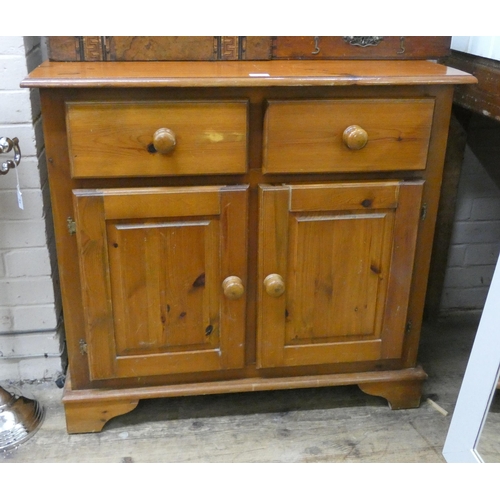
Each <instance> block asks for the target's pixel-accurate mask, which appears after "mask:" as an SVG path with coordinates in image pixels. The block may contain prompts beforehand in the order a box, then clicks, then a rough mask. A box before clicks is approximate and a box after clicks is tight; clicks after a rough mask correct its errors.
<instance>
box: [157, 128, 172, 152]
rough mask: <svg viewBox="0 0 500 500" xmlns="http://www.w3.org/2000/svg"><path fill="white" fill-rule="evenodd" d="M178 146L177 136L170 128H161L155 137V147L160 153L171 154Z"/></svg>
mask: <svg viewBox="0 0 500 500" xmlns="http://www.w3.org/2000/svg"><path fill="white" fill-rule="evenodd" d="M176 144H177V141H176V138H175V134H174V132H173V131H172V130H170V129H169V128H159V129H158V130H157V131H156V132H155V133H154V135H153V146H154V149H155V151H158V153H161V154H168V153H171V152H172V151H173V150H174V149H175V146H176Z"/></svg>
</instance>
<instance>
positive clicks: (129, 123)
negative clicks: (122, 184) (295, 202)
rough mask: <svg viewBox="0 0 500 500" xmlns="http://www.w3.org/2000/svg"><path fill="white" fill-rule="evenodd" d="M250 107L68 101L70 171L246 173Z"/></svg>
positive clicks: (92, 174)
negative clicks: (248, 112)
mask: <svg viewBox="0 0 500 500" xmlns="http://www.w3.org/2000/svg"><path fill="white" fill-rule="evenodd" d="M247 108H248V105H247V102H246V101H217V102H201V101H197V102H153V103H141V102H129V103H123V102H120V103H116V102H115V103H102V102H96V103H67V109H66V122H67V132H68V144H69V156H70V163H71V174H72V176H73V177H76V178H82V177H83V178H85V177H137V176H141V177H143V176H169V175H174V176H177V175H213V174H240V173H244V172H246V169H247V129H248V127H247Z"/></svg>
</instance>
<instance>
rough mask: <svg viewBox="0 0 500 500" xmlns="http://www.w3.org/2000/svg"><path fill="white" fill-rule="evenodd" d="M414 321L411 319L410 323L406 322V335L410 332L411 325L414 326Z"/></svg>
mask: <svg viewBox="0 0 500 500" xmlns="http://www.w3.org/2000/svg"><path fill="white" fill-rule="evenodd" d="M412 326H413V325H412V323H411V321H408V323H406V327H405V335H408V334H409V333H410V332H411V327H412Z"/></svg>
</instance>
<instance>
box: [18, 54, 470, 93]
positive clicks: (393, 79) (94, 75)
mask: <svg viewBox="0 0 500 500" xmlns="http://www.w3.org/2000/svg"><path fill="white" fill-rule="evenodd" d="M476 82H477V80H476V78H475V77H473V76H472V75H469V74H468V73H465V72H463V71H460V70H457V69H454V68H450V67H447V66H443V65H440V64H437V63H434V62H431V61H373V60H372V61H354V60H348V61H345V60H343V61H300V60H293V61H217V62H216V61H201V62H188V61H186V62H62V63H56V62H49V61H46V62H44V63H42V64H41V65H40V66H39V67H38V68H36V69H35V70H34V71H32V72H31V73H30V75H29V76H27V77H26V78H25V79H24V80H23V81H22V82H21V87H35V88H66V87H68V88H72V87H82V88H83V87H85V88H92V87H117V88H119V87H124V88H133V87H265V86H313V85H323V86H324V85H326V86H335V85H434V84H439V85H442V84H447V85H449V84H471V83H476Z"/></svg>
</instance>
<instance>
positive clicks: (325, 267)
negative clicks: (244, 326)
mask: <svg viewBox="0 0 500 500" xmlns="http://www.w3.org/2000/svg"><path fill="white" fill-rule="evenodd" d="M422 188H423V183H422V182H420V181H418V182H412V183H404V182H397V181H391V182H366V183H338V184H321V185H299V186H279V187H275V186H261V187H260V200H261V213H260V228H259V230H260V233H259V236H260V246H259V248H260V259H259V283H260V284H263V283H264V282H265V280H266V277H267V276H269V275H272V274H273V273H277V274H279V275H280V276H281V277H282V278H283V281H284V287H285V292H284V293H283V295H281V296H271V295H269V294H268V292H267V288H266V286H265V285H262V286H260V287H259V305H260V310H259V328H258V330H259V331H258V344H259V359H258V365H259V366H260V367H273V366H294V365H309V364H326V363H340V362H354V361H370V360H377V359H385V358H393V357H396V358H397V357H398V356H400V355H401V350H402V343H403V337H404V330H405V323H406V309H407V306H408V299H409V291H410V287H411V277H412V270H413V259H414V253H415V243H416V235H417V228H418V217H419V214H420V203H421V196H422Z"/></svg>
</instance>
